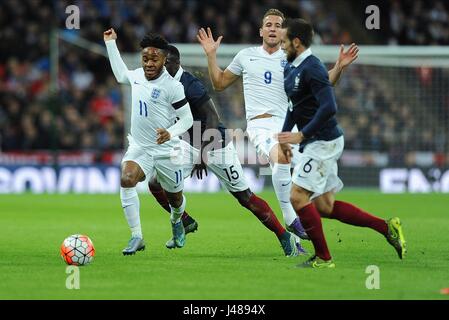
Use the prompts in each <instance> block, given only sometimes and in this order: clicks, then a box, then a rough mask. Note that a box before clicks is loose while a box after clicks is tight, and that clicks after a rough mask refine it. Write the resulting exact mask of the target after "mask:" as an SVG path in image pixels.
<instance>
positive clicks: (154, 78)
mask: <svg viewBox="0 0 449 320" xmlns="http://www.w3.org/2000/svg"><path fill="white" fill-rule="evenodd" d="M161 74H162V70H161V72H159V74H157V75H156V76H154V77H152V78H149V77H147V76H146V75H145V78H146V79H147V80H148V81H153V80H156V79H157V78H159V77H160V76H161Z"/></svg>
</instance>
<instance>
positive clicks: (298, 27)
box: [282, 19, 314, 48]
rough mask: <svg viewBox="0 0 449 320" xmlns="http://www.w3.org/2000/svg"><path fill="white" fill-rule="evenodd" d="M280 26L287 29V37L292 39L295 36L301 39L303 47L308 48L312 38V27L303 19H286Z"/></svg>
mask: <svg viewBox="0 0 449 320" xmlns="http://www.w3.org/2000/svg"><path fill="white" fill-rule="evenodd" d="M282 28H284V29H287V38H288V39H289V40H290V41H292V40H293V39H295V38H298V39H299V40H301V43H302V44H303V46H304V47H306V48H309V47H310V45H311V44H312V40H313V35H314V32H313V27H312V25H311V24H310V23H309V22H308V21H306V20H304V19H286V20H285V21H284V22H283V24H282Z"/></svg>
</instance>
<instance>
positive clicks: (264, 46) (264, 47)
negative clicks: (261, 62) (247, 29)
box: [262, 43, 280, 54]
mask: <svg viewBox="0 0 449 320" xmlns="http://www.w3.org/2000/svg"><path fill="white" fill-rule="evenodd" d="M262 48H263V49H264V50H265V51H266V52H267V53H268V54H273V53H275V52H276V51H278V50H279V48H280V46H275V47H269V46H267V45H266V44H265V43H264V44H263V45H262Z"/></svg>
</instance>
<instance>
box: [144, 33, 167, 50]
mask: <svg viewBox="0 0 449 320" xmlns="http://www.w3.org/2000/svg"><path fill="white" fill-rule="evenodd" d="M140 47H141V48H142V49H145V48H148V47H153V48H158V49H161V50H163V51H164V54H167V47H168V42H167V40H165V38H164V37H163V36H161V35H160V34H158V33H154V32H150V33H148V34H146V35H145V37H143V39H142V40H141V41H140Z"/></svg>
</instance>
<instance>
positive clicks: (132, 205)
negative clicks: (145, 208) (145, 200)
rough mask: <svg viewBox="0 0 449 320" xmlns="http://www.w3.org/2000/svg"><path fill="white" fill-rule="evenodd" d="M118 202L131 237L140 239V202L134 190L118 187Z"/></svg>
mask: <svg viewBox="0 0 449 320" xmlns="http://www.w3.org/2000/svg"><path fill="white" fill-rule="evenodd" d="M120 200H121V201H122V208H123V211H124V212H125V217H126V221H128V225H129V228H130V229H131V234H132V236H133V237H136V238H142V227H141V226H140V213H139V209H140V201H139V196H138V195H137V190H136V188H135V187H134V188H122V187H120Z"/></svg>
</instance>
